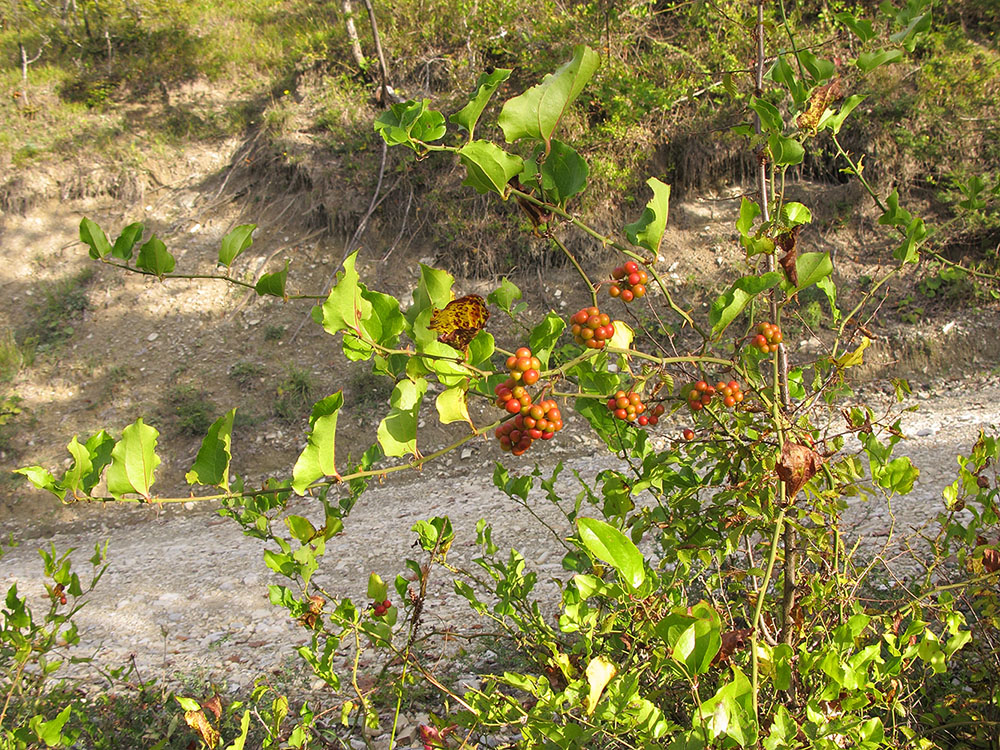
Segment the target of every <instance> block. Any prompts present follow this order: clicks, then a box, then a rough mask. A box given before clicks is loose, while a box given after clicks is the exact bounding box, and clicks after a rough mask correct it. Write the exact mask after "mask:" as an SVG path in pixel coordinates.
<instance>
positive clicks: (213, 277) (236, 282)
mask: <svg viewBox="0 0 1000 750" xmlns="http://www.w3.org/2000/svg"><path fill="white" fill-rule="evenodd" d="M101 262H102V263H104V264H105V265H108V266H111V267H112V268H118V269H120V270H122V271H128V272H129V273H137V274H139V275H140V276H153V277H155V278H157V279H159V280H160V281H165V280H166V279H192V280H206V279H207V280H210V281H226V282H228V283H230V284H232V285H233V286H241V287H244V288H245V289H253V290H254V291H256V290H257V286H256V285H255V284H251V283H250V282H249V281H243V280H242V279H234V278H233V277H232V276H225V275H222V274H217V273H153V272H152V271H147V270H145V269H144V268H136V267H135V266H130V265H128V264H127V263H114V262H112V261H110V260H107V259H105V258H102V259H101ZM326 298H327V295H325V294H288V295H285V297H284V298H283V299H285V300H292V299H316V300H319V299H326Z"/></svg>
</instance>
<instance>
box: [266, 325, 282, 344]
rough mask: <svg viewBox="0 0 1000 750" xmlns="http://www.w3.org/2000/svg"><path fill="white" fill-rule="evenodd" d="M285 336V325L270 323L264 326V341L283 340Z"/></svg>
mask: <svg viewBox="0 0 1000 750" xmlns="http://www.w3.org/2000/svg"><path fill="white" fill-rule="evenodd" d="M284 337H285V326H276V325H268V326H265V327H264V341H281V339H283V338H284Z"/></svg>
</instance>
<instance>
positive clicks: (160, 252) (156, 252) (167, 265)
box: [135, 234, 177, 276]
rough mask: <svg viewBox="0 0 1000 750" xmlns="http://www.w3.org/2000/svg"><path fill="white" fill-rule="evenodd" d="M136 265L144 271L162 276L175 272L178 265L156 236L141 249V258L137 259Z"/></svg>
mask: <svg viewBox="0 0 1000 750" xmlns="http://www.w3.org/2000/svg"><path fill="white" fill-rule="evenodd" d="M135 265H136V267H137V268H141V269H142V270H144V271H149V272H150V273H154V274H156V275H157V276H162V275H163V274H165V273H170V272H171V271H173V270H174V266H176V265H177V263H176V261H175V260H174V256H173V255H171V254H170V253H169V252H168V251H167V246H166V245H164V244H163V242H161V241H160V238H159V237H157V236H156V235H155V234H154V235H153V236H152V237H150V238H149V239H148V240H147V241H146V243H145V244H144V245H143V246H142V247H140V248H139V257H138V258H136V259H135Z"/></svg>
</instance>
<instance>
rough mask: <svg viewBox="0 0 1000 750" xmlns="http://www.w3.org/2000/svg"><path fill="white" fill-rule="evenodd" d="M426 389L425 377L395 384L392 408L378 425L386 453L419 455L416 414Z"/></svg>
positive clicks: (379, 436) (381, 443)
mask: <svg viewBox="0 0 1000 750" xmlns="http://www.w3.org/2000/svg"><path fill="white" fill-rule="evenodd" d="M426 392H427V380H426V379H425V378H417V379H416V380H415V381H414V380H408V379H407V380H401V381H399V382H398V383H396V387H395V388H394V389H393V391H392V396H391V397H390V399H389V403H390V404H391V405H392V408H391V409H390V410H389V413H388V414H387V415H386V417H385V419H383V420H382V422H381V423H380V424H379V426H378V442H379V445H380V446H382V451H383V452H384V453H385V455H387V456H404V455H406V454H408V453H409V454H413V455H417V415H418V413H419V412H420V402H421V401H423V398H424V394H425V393H426Z"/></svg>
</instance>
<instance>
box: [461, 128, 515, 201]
mask: <svg viewBox="0 0 1000 750" xmlns="http://www.w3.org/2000/svg"><path fill="white" fill-rule="evenodd" d="M458 158H459V159H460V160H461V162H462V164H463V165H464V166H465V170H466V173H467V174H466V177H465V179H464V180H463V181H462V184H463V185H468V186H469V187H472V188H475V190H476V192H478V193H490V192H492V193H497V194H499V195H500V196H501V197H506V195H507V183H508V182H509V181H510V179H511V178H512V177H514V175H516V174H519V173H520V172H521V170H522V169H524V162H523V161H522V159H521V157H520V156H516V155H514V154H508V153H507V152H506V151H504V150H503V149H502V148H500V147H499V146H497V145H496V144H494V143H490V142H489V141H472V142H471V143H467V144H465V145H464V146H462V148H460V149H459V150H458Z"/></svg>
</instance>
